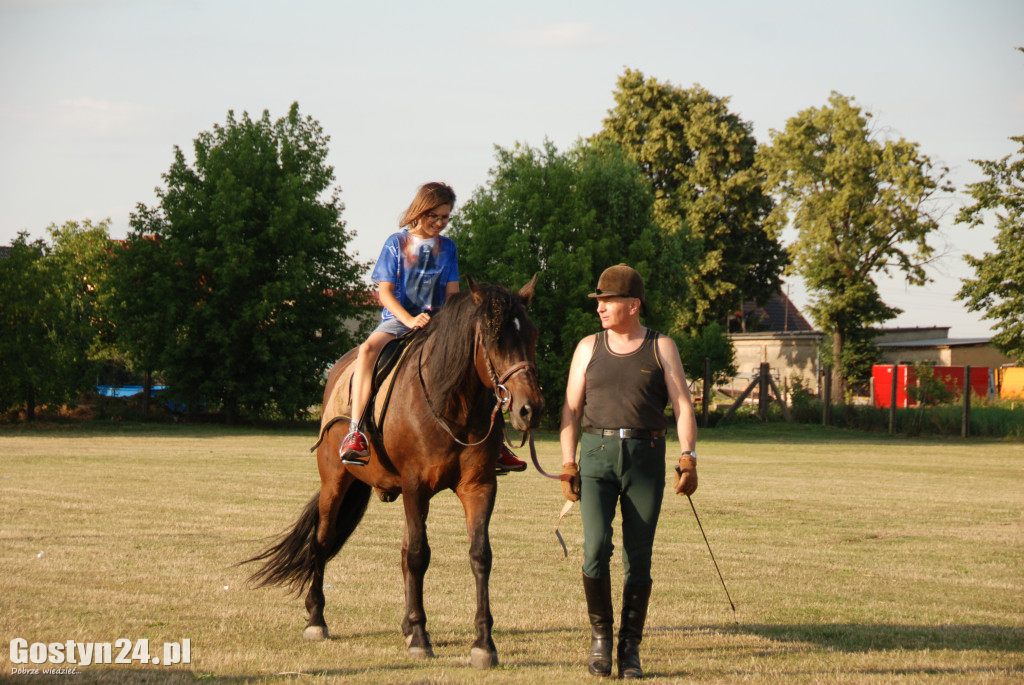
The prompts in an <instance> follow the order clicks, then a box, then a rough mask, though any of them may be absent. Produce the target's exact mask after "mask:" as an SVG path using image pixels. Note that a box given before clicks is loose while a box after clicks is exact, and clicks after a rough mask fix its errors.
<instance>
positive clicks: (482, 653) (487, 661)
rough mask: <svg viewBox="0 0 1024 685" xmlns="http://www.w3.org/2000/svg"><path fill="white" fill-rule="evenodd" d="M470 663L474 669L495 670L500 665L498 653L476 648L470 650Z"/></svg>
mask: <svg viewBox="0 0 1024 685" xmlns="http://www.w3.org/2000/svg"><path fill="white" fill-rule="evenodd" d="M469 663H470V664H471V665H472V666H473V668H482V669H488V668H494V667H495V666H497V665H498V653H497V652H494V651H491V650H488V649H484V648H483V647H474V648H473V649H471V650H469Z"/></svg>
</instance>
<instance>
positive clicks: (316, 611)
mask: <svg viewBox="0 0 1024 685" xmlns="http://www.w3.org/2000/svg"><path fill="white" fill-rule="evenodd" d="M332 485H334V487H329V486H328V485H327V484H324V485H323V487H322V488H321V489H320V502H319V513H320V520H319V522H318V525H317V529H316V534H315V535H314V536H313V537H312V539H311V540H310V547H311V550H310V551H311V552H312V559H313V561H312V563H313V575H312V581H311V582H310V585H309V591H308V592H307V593H306V611H307V613H308V614H309V620H308V621H307V622H306V628H305V630H303V631H302V636H303V637H304V638H306V639H307V640H326V639H327V638H328V637H329V633H328V630H327V621H326V620H324V604H325V598H324V568H325V567H326V566H327V562H328V560H330V559H331V558H332V557H333V556H334V555H335V554H337V553H338V551H339V550H340V549H341V547H342V545H344V544H345V541H346V540H348V538H349V536H350V535H351V534H352V531H353V530H354V529H355V527H356V526H357V525H358V524H359V521H360V520H362V518H363V513H364V512H365V511H366V503H367V501H368V500H369V496H370V487H369V486H368V485H366V484H365V483H362V482H360V481H357V480H355V479H354V478H352V477H351V476H349V477H347V478H345V479H344V480H342V482H341V483H336V484H332Z"/></svg>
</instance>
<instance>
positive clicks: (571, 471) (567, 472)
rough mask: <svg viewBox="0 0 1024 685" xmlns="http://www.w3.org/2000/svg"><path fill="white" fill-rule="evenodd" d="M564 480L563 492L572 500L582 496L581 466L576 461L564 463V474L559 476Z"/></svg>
mask: <svg viewBox="0 0 1024 685" xmlns="http://www.w3.org/2000/svg"><path fill="white" fill-rule="evenodd" d="M558 479H559V480H560V481H562V494H563V495H565V498H566V499H567V500H569V501H570V502H575V501H577V500H578V499H579V498H580V467H578V466H577V465H576V462H573V463H571V464H562V475H561V476H559V478H558Z"/></svg>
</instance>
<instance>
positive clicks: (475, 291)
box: [466, 274, 484, 304]
mask: <svg viewBox="0 0 1024 685" xmlns="http://www.w3.org/2000/svg"><path fill="white" fill-rule="evenodd" d="M466 283H469V292H470V293H471V294H472V295H473V301H474V302H476V303H477V304H480V303H481V302H483V301H484V291H483V289H482V288H481V287H480V286H479V285H477V282H476V281H474V280H473V277H472V276H470V275H469V274H466Z"/></svg>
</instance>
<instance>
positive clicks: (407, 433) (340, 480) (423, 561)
mask: <svg viewBox="0 0 1024 685" xmlns="http://www.w3.org/2000/svg"><path fill="white" fill-rule="evenodd" d="M536 282H537V277H536V276H534V277H533V280H531V281H530V282H529V283H528V284H527V285H525V286H524V287H523V288H522V289H521V290H520V291H519V292H518V293H512V292H510V291H509V290H507V289H506V288H503V287H501V286H495V285H489V284H477V283H474V282H473V281H472V280H471V279H470V281H469V283H470V290H469V291H463V292H460V293H458V294H456V295H454V296H452V297H450V298H449V299H448V302H447V303H446V304H445V306H444V308H442V309H441V310H440V311H439V312H438V313H437V314H436V315H435V316H434V317H433V319H432V320H431V322H430V324H429V325H428V326H427V327H426V328H425V329H424V330H423V331H421V332H420V333H419V334H417V335H415V336H413V337H412V339H411V341H410V342H409V345H408V347H407V348H406V350H405V352H404V356H403V358H402V361H401V362H400V363H399V364H398V365H397V367H396V368H395V370H394V371H392V372H391V374H390V375H389V377H388V378H387V379H386V380H385V382H384V386H383V387H382V388H381V390H380V392H379V393H378V395H377V400H376V404H375V408H374V414H375V418H376V421H375V422H374V423H375V425H376V427H374V428H371V429H370V438H371V439H370V442H371V458H370V461H369V463H368V464H367V465H366V466H355V465H345V464H342V463H341V460H340V459H339V457H338V447H339V446H340V444H341V441H342V439H343V438H344V435H345V433H346V432H347V431H348V414H349V413H350V401H349V391H350V383H351V365H352V362H353V361H354V359H355V353H356V350H351V351H350V352H348V353H347V354H346V355H345V356H344V357H342V358H341V359H340V360H338V362H337V363H336V364H335V365H334V367H333V368H332V369H331V372H330V375H329V376H328V379H327V387H326V389H325V391H324V408H323V417H322V422H321V435H320V441H319V443H318V446H317V447H316V448H315V449H316V450H317V463H318V466H319V469H320V492H319V493H317V494H316V495H314V496H313V498H312V499H310V501H309V502H308V503H307V504H306V507H305V509H304V510H303V512H302V514H301V515H300V517H299V520H298V521H297V522H296V523H295V525H294V527H293V528H292V529H291V531H290V532H286V533H285V534H283V535H282V536H281V538H279V540H278V541H277V543H276V544H275V545H273V546H272V547H270V548H268V549H267V550H265V551H263V552H262V553H260V554H258V555H257V556H255V557H253V558H251V559H248V560H246V561H245V562H242V563H249V562H255V561H261V562H263V563H262V565H261V566H260V568H259V570H257V571H256V572H255V573H254V574H253V575H252V576H251V578H250V580H251V581H253V582H255V583H256V584H257V585H284V586H288V587H290V588H291V589H292V590H294V591H295V592H296V593H297V594H301V593H302V591H303V590H304V589H306V588H307V587H308V588H309V590H308V592H307V594H306V610H307V611H308V612H309V622H308V623H307V624H306V628H305V631H304V633H303V634H304V636H305V637H306V639H310V640H319V639H325V638H327V636H328V631H327V623H326V622H325V621H324V593H323V580H324V566H325V565H326V563H327V561H328V560H329V559H331V558H332V557H334V555H336V554H337V553H338V551H339V550H340V549H341V547H342V545H344V544H345V541H346V540H347V539H348V537H349V535H350V534H351V533H352V531H353V530H354V529H355V527H356V526H357V525H358V524H359V521H360V520H361V519H362V517H363V513H364V512H365V510H366V505H367V501H368V499H369V496H370V490H371V488H373V489H376V490H377V492H378V494H379V495H380V498H381V499H382V500H384V501H390V500H391V499H394V498H396V497H397V496H398V495H399V494H401V496H402V502H403V503H404V506H405V537H404V540H403V542H402V573H403V576H404V578H405V608H406V611H405V618H404V619H403V621H402V633H403V634H404V635H405V641H406V647H407V649H408V653H409V655H410V656H413V657H418V658H427V657H432V656H433V649H432V647H431V643H430V637H429V635H428V634H427V630H426V623H427V617H426V613H425V612H424V609H423V576H424V574H425V573H426V570H427V565H428V564H429V563H430V547H429V545H428V544H427V530H426V522H427V513H428V511H429V508H430V499H431V498H432V497H433V496H434V495H435V494H437V493H438V492H440V491H441V490H446V489H451V490H453V491H454V492H455V494H456V495H458V497H459V499H460V500H461V501H462V505H463V508H464V509H465V512H466V526H467V528H468V529H469V557H470V562H471V566H472V570H473V575H474V577H475V579H476V602H477V612H476V619H475V625H476V632H477V637H476V641H475V642H474V643H473V646H472V649H471V652H470V654H471V663H472V664H473V665H474V666H476V667H478V668H490V667H492V666H495V665H497V663H498V655H497V650H496V649H495V646H494V640H493V639H492V637H491V628H492V625H493V619H492V617H491V610H490V598H489V590H488V581H489V578H490V572H491V543H490V538H489V534H488V525H489V523H490V519H491V512H492V511H493V509H494V497H495V493H496V491H497V480H496V478H495V475H496V459H497V455H498V450H499V447H500V445H501V441H502V440H503V439H504V432H503V423H502V416H501V413H500V411H501V410H502V409H507V410H508V412H509V415H510V421H511V423H512V426H513V428H515V429H516V430H521V431H528V430H532V429H534V428H536V427H537V425H538V423H539V421H540V417H541V414H542V412H543V406H544V400H543V398H542V397H541V392H540V388H539V384H538V376H537V367H536V365H535V363H534V354H535V346H536V340H537V328H536V326H534V325H533V323H532V322H531V321H530V319H529V317H528V316H527V314H526V306H527V305H528V304H529V302H530V300H531V298H532V297H533V291H534V287H535V285H536ZM385 407H386V408H385ZM382 412H383V416H380V414H381V413H382Z"/></svg>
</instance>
